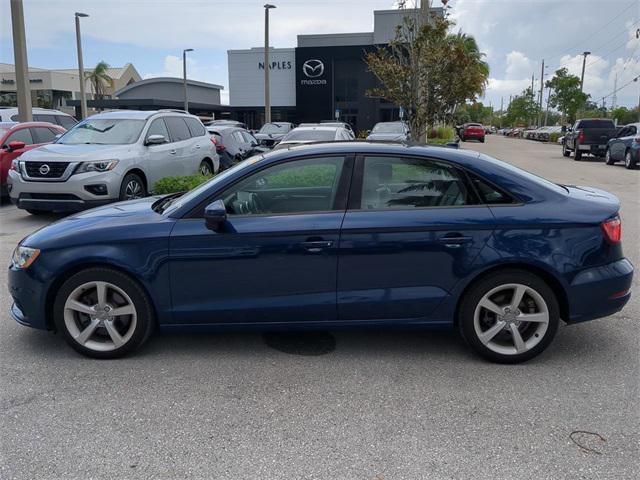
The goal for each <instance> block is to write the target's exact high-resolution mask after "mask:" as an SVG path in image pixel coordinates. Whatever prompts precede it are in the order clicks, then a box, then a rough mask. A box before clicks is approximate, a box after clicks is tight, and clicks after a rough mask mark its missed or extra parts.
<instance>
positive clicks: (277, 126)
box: [258, 123, 289, 135]
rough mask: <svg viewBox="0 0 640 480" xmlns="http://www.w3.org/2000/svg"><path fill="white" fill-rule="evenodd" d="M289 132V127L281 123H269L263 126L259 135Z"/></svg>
mask: <svg viewBox="0 0 640 480" xmlns="http://www.w3.org/2000/svg"><path fill="white" fill-rule="evenodd" d="M288 131H289V126H288V125H283V124H281V123H267V124H265V125H263V126H262V128H261V129H260V132H258V133H265V134H267V135H269V134H272V133H287V132H288Z"/></svg>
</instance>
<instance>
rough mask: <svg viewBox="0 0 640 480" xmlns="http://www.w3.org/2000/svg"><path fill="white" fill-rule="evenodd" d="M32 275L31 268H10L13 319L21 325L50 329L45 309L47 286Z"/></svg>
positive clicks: (9, 280) (9, 283)
mask: <svg viewBox="0 0 640 480" xmlns="http://www.w3.org/2000/svg"><path fill="white" fill-rule="evenodd" d="M32 275H33V271H32V270H31V269H30V268H27V269H24V270H22V269H17V268H13V267H9V275H8V276H9V278H8V286H9V294H10V295H11V297H12V298H13V305H11V309H10V313H11V317H13V319H14V320H15V321H16V322H18V323H19V324H21V325H26V326H28V327H33V328H39V329H48V328H49V327H48V325H47V321H46V309H45V305H46V292H47V290H46V288H47V286H46V285H45V284H43V283H42V282H41V281H39V280H38V279H36V278H34V277H33V276H32Z"/></svg>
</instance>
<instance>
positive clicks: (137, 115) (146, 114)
mask: <svg viewBox="0 0 640 480" xmlns="http://www.w3.org/2000/svg"><path fill="white" fill-rule="evenodd" d="M165 113H166V114H175V115H180V116H184V117H193V118H198V117H196V116H194V115H191V114H188V113H186V112H184V111H182V110H112V111H110V112H102V113H96V114H95V115H91V116H90V117H88V118H93V119H110V118H112V119H116V118H117V119H122V120H146V119H148V118H151V117H153V116H154V115H159V114H165Z"/></svg>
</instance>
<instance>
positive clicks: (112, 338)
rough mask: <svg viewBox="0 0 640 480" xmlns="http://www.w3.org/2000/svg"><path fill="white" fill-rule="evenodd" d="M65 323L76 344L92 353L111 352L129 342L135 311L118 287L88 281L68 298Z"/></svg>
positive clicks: (127, 296) (134, 325)
mask: <svg viewBox="0 0 640 480" xmlns="http://www.w3.org/2000/svg"><path fill="white" fill-rule="evenodd" d="M64 324H65V327H66V328H67V330H68V332H69V334H70V335H71V337H72V338H73V339H74V340H75V341H76V342H78V344H80V345H82V346H83V347H85V348H87V349H90V350H93V351H99V352H110V351H113V350H116V349H118V348H120V347H122V346H123V345H125V344H126V343H127V342H128V341H129V340H130V339H131V336H132V335H133V334H134V332H135V329H136V324H137V312H136V308H135V305H134V303H133V301H132V300H131V298H130V297H129V295H127V294H126V293H125V292H124V290H122V289H121V288H119V287H117V286H116V285H113V284H112V283H109V282H98V281H96V282H87V283H84V284H82V285H80V286H79V287H77V288H76V289H74V290H73V291H72V292H71V294H70V295H69V296H68V297H67V300H66V302H65V304H64Z"/></svg>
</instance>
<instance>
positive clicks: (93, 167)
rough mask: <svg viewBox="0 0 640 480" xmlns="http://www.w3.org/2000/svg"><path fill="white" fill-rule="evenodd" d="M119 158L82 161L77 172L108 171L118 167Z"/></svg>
mask: <svg viewBox="0 0 640 480" xmlns="http://www.w3.org/2000/svg"><path fill="white" fill-rule="evenodd" d="M117 164H118V160H96V161H94V162H82V163H81V164H80V166H79V167H78V169H77V170H76V171H75V173H86V172H108V171H109V170H113V169H114V168H116V165H117Z"/></svg>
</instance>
